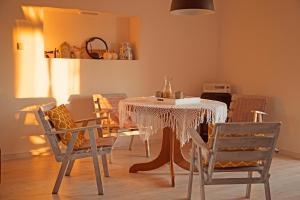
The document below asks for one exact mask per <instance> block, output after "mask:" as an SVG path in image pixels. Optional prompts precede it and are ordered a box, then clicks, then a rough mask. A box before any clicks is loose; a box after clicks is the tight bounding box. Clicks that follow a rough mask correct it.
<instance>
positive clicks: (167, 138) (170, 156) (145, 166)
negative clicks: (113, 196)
mask: <svg viewBox="0 0 300 200" xmlns="http://www.w3.org/2000/svg"><path fill="white" fill-rule="evenodd" d="M166 163H170V175H171V182H172V187H174V186H175V173H174V163H176V164H177V165H178V166H179V167H181V168H183V169H186V170H189V168H190V164H189V162H188V161H186V160H185V159H184V157H183V155H182V152H181V145H180V142H179V140H178V139H176V136H175V133H174V132H173V131H172V129H171V128H169V127H167V128H164V130H163V140H162V146H161V150H160V153H159V155H158V156H157V157H156V158H155V159H154V160H152V161H150V162H146V163H139V164H134V165H132V166H131V167H130V169H129V172H130V173H137V172H138V171H150V170H153V169H157V168H159V167H161V166H163V165H164V164H166Z"/></svg>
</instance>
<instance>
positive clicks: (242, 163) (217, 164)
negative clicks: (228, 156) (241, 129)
mask: <svg viewBox="0 0 300 200" xmlns="http://www.w3.org/2000/svg"><path fill="white" fill-rule="evenodd" d="M213 128H214V125H213V124H208V141H207V144H208V147H209V148H210V149H211V148H212V147H213V140H214V136H213V131H212V130H213ZM242 135H245V136H246V135H247V134H242ZM242 135H241V136H242ZM239 136H240V135H239ZM240 150H242V151H243V150H251V149H248V148H235V149H232V148H231V149H225V150H224V151H240ZM253 150H254V149H253ZM205 163H206V164H208V163H207V161H206V162H205ZM258 164H259V161H239V162H232V161H226V162H220V161H217V162H215V168H230V167H253V166H257V165H258Z"/></svg>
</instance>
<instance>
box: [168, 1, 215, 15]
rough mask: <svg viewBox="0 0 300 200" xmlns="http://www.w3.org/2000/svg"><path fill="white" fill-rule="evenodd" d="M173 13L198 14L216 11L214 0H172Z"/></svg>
mask: <svg viewBox="0 0 300 200" xmlns="http://www.w3.org/2000/svg"><path fill="white" fill-rule="evenodd" d="M170 12H171V14H173V15H197V14H210V13H214V12H215V8H214V2H213V0H172V4H171V10H170Z"/></svg>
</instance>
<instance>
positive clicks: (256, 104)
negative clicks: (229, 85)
mask: <svg viewBox="0 0 300 200" xmlns="http://www.w3.org/2000/svg"><path fill="white" fill-rule="evenodd" d="M266 104H267V98H266V97H264V96H256V95H236V94H235V95H232V98H231V103H230V109H229V113H228V121H229V122H252V121H253V113H252V112H251V111H254V110H256V111H261V112H265V111H266Z"/></svg>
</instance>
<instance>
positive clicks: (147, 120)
mask: <svg viewBox="0 0 300 200" xmlns="http://www.w3.org/2000/svg"><path fill="white" fill-rule="evenodd" d="M205 117H206V120H207V122H210V123H218V122H225V121H226V118H227V106H226V104H225V103H222V102H219V101H212V100H207V99H201V100H200V102H199V103H196V104H188V105H166V104H163V103H160V102H155V101H153V98H147V97H136V98H128V99H125V100H121V101H120V103H119V119H120V125H121V126H123V124H124V123H125V122H126V120H128V119H129V118H130V119H131V120H132V121H133V122H134V123H135V124H136V125H137V126H138V128H139V131H140V132H141V133H144V134H143V136H144V139H147V138H149V137H150V135H152V134H153V133H157V132H158V131H161V130H162V129H163V128H165V127H171V128H172V129H173V131H175V132H176V137H177V139H179V140H180V143H181V144H182V145H183V144H185V143H186V142H187V141H188V140H189V135H188V134H187V132H186V130H187V128H196V127H197V126H198V125H199V124H200V123H201V122H203V120H204V118H205Z"/></svg>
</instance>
